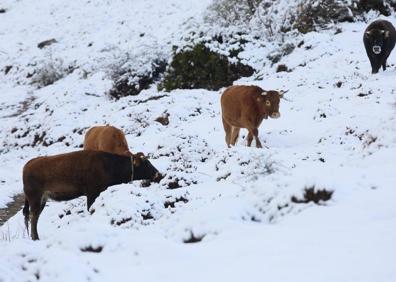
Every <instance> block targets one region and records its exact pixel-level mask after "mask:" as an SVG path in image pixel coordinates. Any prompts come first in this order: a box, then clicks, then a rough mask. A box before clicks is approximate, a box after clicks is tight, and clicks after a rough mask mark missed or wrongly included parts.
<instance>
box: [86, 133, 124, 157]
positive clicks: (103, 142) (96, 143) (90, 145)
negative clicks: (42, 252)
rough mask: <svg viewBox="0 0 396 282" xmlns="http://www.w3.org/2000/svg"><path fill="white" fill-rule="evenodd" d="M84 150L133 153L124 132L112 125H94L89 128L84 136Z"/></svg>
mask: <svg viewBox="0 0 396 282" xmlns="http://www.w3.org/2000/svg"><path fill="white" fill-rule="evenodd" d="M84 150H94V151H103V152H108V153H113V154H117V155H126V156H130V155H131V152H130V151H129V148H128V142H127V141H126V138H125V135H124V133H123V132H122V130H121V129H118V128H116V127H114V126H111V125H106V126H94V127H92V128H91V129H89V130H88V131H87V133H86V134H85V138H84Z"/></svg>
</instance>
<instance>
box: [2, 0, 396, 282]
mask: <svg viewBox="0 0 396 282" xmlns="http://www.w3.org/2000/svg"><path fill="white" fill-rule="evenodd" d="M210 2H211V1H209V0H207V1H187V0H183V1H181V0H168V1H159V0H152V1H143V0H135V1H121V0H117V1H83V2H81V1H60V0H57V1H53V0H46V1H40V4H37V3H35V2H34V3H33V2H31V1H27V0H22V1H15V0H8V1H4V2H3V3H2V4H1V5H2V6H4V7H5V8H7V12H6V13H5V14H0V18H1V22H2V25H1V29H0V46H1V47H0V58H1V61H0V69H3V68H4V67H5V66H6V65H12V66H13V68H12V69H11V71H10V73H9V74H8V75H5V74H4V72H1V74H0V93H1V95H0V108H1V114H0V117H1V118H0V130H1V135H0V142H1V144H2V145H3V146H2V148H1V149H0V152H1V158H0V207H5V206H6V204H7V203H8V202H10V201H11V198H12V196H13V195H15V194H18V193H20V192H22V188H23V187H22V179H21V176H22V167H23V165H24V164H25V163H26V162H27V161H28V160H29V159H31V158H33V157H36V156H39V155H51V154H58V153H64V152H69V151H74V150H78V149H79V146H80V145H81V144H82V142H83V136H84V132H85V130H86V128H88V127H91V126H93V125H96V124H112V125H115V126H117V127H119V128H122V129H123V130H124V131H125V132H126V137H127V140H128V143H129V146H130V148H131V150H132V151H133V152H138V151H142V152H144V153H146V154H147V155H148V156H150V158H151V161H152V163H153V164H154V165H155V166H156V167H157V168H158V169H159V170H160V171H161V172H164V173H166V175H167V176H166V178H165V179H163V180H162V181H161V182H160V183H159V184H151V185H150V186H149V187H146V188H144V187H141V183H140V182H139V181H135V182H133V183H131V184H124V185H118V186H113V187H109V188H108V189H107V190H106V191H105V192H103V193H102V194H101V195H100V196H99V198H97V200H96V201H95V203H94V205H93V206H92V208H91V212H88V211H87V210H86V200H85V198H83V197H82V198H78V199H75V200H72V201H68V202H61V203H59V202H52V201H50V202H48V204H47V206H46V207H45V209H44V211H43V213H42V215H41V217H40V220H39V225H38V231H39V235H40V238H41V240H40V241H35V242H33V241H31V240H30V239H29V238H28V236H27V234H26V231H25V228H24V223H23V216H22V213H21V212H19V213H18V214H17V215H15V216H14V217H12V218H11V219H10V220H9V221H8V222H7V223H6V224H5V225H3V226H2V227H0V251H1V256H0V281H1V282H3V281H4V282H9V281H36V280H40V281H131V280H136V281H159V280H161V281H187V280H188V281H293V282H298V281H329V282H330V281H331V282H333V281H359V282H360V281H367V282H369V281H370V282H371V281H379V282H388V281H396V267H395V261H396V245H395V243H394V240H395V238H396V223H395V222H396V205H395V204H394V202H395V201H394V199H395V197H396V191H395V189H394V183H396V173H395V159H396V135H395V132H396V122H395V115H396V92H395V87H394V85H395V84H394V81H395V77H396V70H395V62H396V55H395V54H392V55H391V57H390V58H389V60H388V62H389V64H390V65H391V66H390V67H389V68H388V70H387V71H386V72H382V71H381V72H380V73H379V74H377V75H371V73H370V71H371V68H370V65H369V62H368V59H367V57H366V54H365V51H364V48H363V43H362V38H361V37H362V31H363V30H364V28H365V26H366V23H362V22H357V23H347V24H342V25H340V26H339V27H341V28H342V32H341V33H339V34H334V30H332V29H330V30H325V31H321V32H313V33H309V34H307V35H304V36H303V35H299V36H298V37H292V38H288V40H289V41H291V42H293V43H295V44H298V43H299V42H300V41H302V40H303V41H304V44H303V45H302V46H301V47H300V48H296V49H295V50H294V51H293V53H291V54H290V55H288V56H286V57H284V58H282V60H281V62H280V63H284V64H286V65H287V66H288V67H289V68H290V69H292V71H291V72H288V73H286V72H281V73H276V72H275V69H276V65H275V66H271V65H270V64H269V62H268V61H267V60H266V59H265V58H266V56H267V54H268V52H270V51H273V50H269V49H270V48H274V47H273V46H274V45H273V44H268V46H272V47H266V48H262V46H254V45H249V46H248V48H247V49H246V50H245V51H244V52H243V54H241V55H242V56H243V58H244V59H246V60H247V61H250V62H252V63H253V65H254V66H255V67H257V66H259V65H260V64H261V68H260V69H259V72H258V73H257V74H256V75H255V77H261V78H262V80H255V78H254V77H252V78H243V79H241V80H240V81H237V82H235V83H236V84H255V85H259V86H261V87H263V88H265V89H284V90H289V92H288V93H287V94H286V96H287V97H286V98H287V100H282V101H281V108H280V110H281V118H280V119H278V120H265V121H264V122H263V124H262V126H261V128H260V139H261V140H262V141H263V144H265V145H266V146H267V147H268V148H264V149H256V148H254V147H252V148H248V147H246V140H245V136H246V131H242V133H243V134H242V135H244V136H242V138H241V140H240V141H239V142H238V144H237V146H235V147H233V148H230V149H228V148H226V145H225V142H224V131H223V128H222V124H221V114H220V104H219V100H220V93H221V91H219V92H216V91H206V90H175V91H172V92H171V93H163V92H158V91H157V90H156V88H155V87H154V86H153V87H152V88H151V89H148V90H144V91H143V92H142V93H141V94H140V95H138V96H135V97H127V98H122V99H120V100H118V101H114V100H111V99H109V98H108V97H107V96H106V92H107V91H108V90H109V89H110V88H111V80H110V78H109V76H108V70H109V69H108V68H109V66H110V65H111V64H112V62H114V61H116V62H117V60H118V59H119V57H120V56H122V54H124V53H126V52H129V53H130V54H134V55H135V56H136V58H140V59H141V61H143V62H144V61H145V58H152V56H153V54H154V55H156V54H157V53H160V54H161V56H163V57H165V58H169V56H170V54H171V47H172V45H173V44H176V45H177V43H178V42H179V40H181V38H182V36H183V32H184V31H185V30H187V29H188V28H189V27H188V26H189V25H190V24H191V25H193V23H194V24H197V23H198V24H199V23H200V21H201V20H202V19H201V15H202V13H203V12H204V10H205V8H206V7H207V5H209V4H210ZM388 20H390V21H392V22H393V23H394V24H396V18H395V17H394V16H391V17H390V18H388ZM142 33H144V34H145V35H144V36H140V34H142ZM50 38H56V39H57V41H58V43H55V44H53V45H52V46H50V47H48V48H46V49H43V50H40V49H38V48H37V43H39V42H41V41H43V40H47V39H50ZM91 42H93V44H92V46H91V47H89V48H88V47H87V46H88V44H89V43H91ZM49 53H51V56H52V58H59V59H61V61H62V64H63V65H64V66H68V65H71V64H73V65H78V66H82V67H80V68H79V69H77V70H75V71H74V72H72V73H71V74H68V75H66V76H65V77H64V78H63V79H61V80H59V81H57V82H55V83H54V84H53V85H50V86H47V87H43V88H39V89H38V88H37V87H36V86H35V85H29V84H28V82H29V79H28V78H26V75H27V73H29V71H31V70H33V69H34V67H35V66H37V65H40V64H43V62H46V61H48V59H49V58H50V57H49V56H50V55H49ZM139 62H140V61H139ZM264 63H265V64H264ZM339 81H340V82H341V83H342V85H341V86H340V87H338V86H337V85H336V84H337V83H338V82H339ZM162 95H165V96H164V97H161V96H162ZM152 97H157V98H158V99H153V100H149V101H147V102H144V101H145V100H147V99H148V98H152ZM142 101H143V102H142ZM164 113H168V114H169V122H170V123H169V125H167V126H163V125H161V124H160V123H158V122H155V119H156V118H157V117H159V116H161V115H163V114H164ZM43 134H45V135H44V137H45V140H46V141H52V142H55V143H54V144H52V145H50V146H44V145H43V144H40V143H39V144H37V145H36V146H31V144H33V143H34V140H35V135H37V136H38V137H40V136H43ZM18 136H19V137H18ZM59 138H60V139H59ZM57 140H61V141H59V142H57ZM175 179H178V180H179V181H178V183H179V185H180V186H181V187H180V188H178V189H167V188H168V184H169V183H170V182H173V181H175ZM311 186H314V187H316V189H327V190H331V191H334V193H333V197H332V199H331V200H330V201H327V202H322V203H321V204H320V205H316V204H313V203H309V204H297V203H293V202H292V201H291V197H293V196H295V197H297V198H302V196H303V193H304V188H306V187H311ZM191 233H193V234H194V236H195V237H201V236H203V239H202V241H200V242H197V243H190V244H188V243H184V241H185V240H188V239H189V238H190V237H191ZM88 247H91V248H93V249H97V250H100V249H101V251H100V252H98V253H95V252H83V251H82V250H84V249H86V248H88ZM98 248H99V249H98Z"/></svg>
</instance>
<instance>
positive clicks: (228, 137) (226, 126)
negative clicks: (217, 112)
mask: <svg viewBox="0 0 396 282" xmlns="http://www.w3.org/2000/svg"><path fill="white" fill-rule="evenodd" d="M222 120H223V127H224V131H225V141H226V144H227V146H228V147H230V143H231V131H232V126H231V125H229V124H228V123H227V122H226V121H225V120H224V118H223V117H222Z"/></svg>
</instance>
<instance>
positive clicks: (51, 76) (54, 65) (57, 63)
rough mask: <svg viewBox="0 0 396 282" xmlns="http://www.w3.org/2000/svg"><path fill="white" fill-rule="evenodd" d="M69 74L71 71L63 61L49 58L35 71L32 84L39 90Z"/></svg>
mask: <svg viewBox="0 0 396 282" xmlns="http://www.w3.org/2000/svg"><path fill="white" fill-rule="evenodd" d="M68 72H69V70H68V69H66V68H65V67H64V64H63V60H62V59H60V58H53V57H52V56H49V57H48V59H47V60H45V61H43V62H41V63H40V64H39V65H38V67H37V68H36V69H35V70H34V72H33V75H32V78H31V83H32V84H34V85H36V86H37V87H39V88H41V87H45V86H48V85H51V84H53V83H55V82H56V81H58V80H59V79H62V78H63V77H65V76H66V75H67V73H68Z"/></svg>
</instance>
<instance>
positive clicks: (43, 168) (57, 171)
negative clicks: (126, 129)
mask: <svg viewBox="0 0 396 282" xmlns="http://www.w3.org/2000/svg"><path fill="white" fill-rule="evenodd" d="M132 168H133V170H135V167H134V165H133V161H132V157H128V156H120V155H115V154H109V153H105V152H98V151H87V150H84V151H77V152H72V153H67V154H61V155H56V156H48V157H38V158H34V159H32V160H30V161H29V162H27V163H26V165H25V166H24V168H23V190H24V192H25V207H24V209H23V214H24V215H25V224H26V228H27V229H28V220H29V206H30V211H31V212H32V219H31V226H32V230H31V235H32V239H33V240H37V239H39V236H38V233H37V222H38V219H39V216H40V213H41V211H42V210H43V209H44V206H45V202H46V199H47V197H49V198H51V199H54V200H56V201H64V200H70V199H74V198H77V197H80V196H86V197H87V208H88V209H89V207H90V206H91V205H92V204H93V202H94V201H95V199H96V198H97V197H98V196H99V194H100V193H101V192H102V191H104V190H106V189H107V187H109V186H112V185H116V184H121V183H127V182H129V181H131V180H132V177H133V179H136V175H135V174H134V173H133V171H132ZM132 174H133V175H132Z"/></svg>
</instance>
